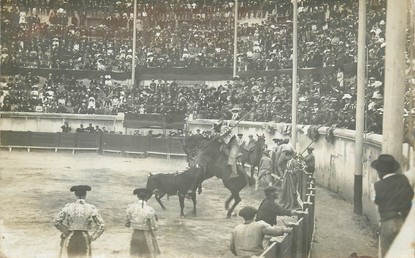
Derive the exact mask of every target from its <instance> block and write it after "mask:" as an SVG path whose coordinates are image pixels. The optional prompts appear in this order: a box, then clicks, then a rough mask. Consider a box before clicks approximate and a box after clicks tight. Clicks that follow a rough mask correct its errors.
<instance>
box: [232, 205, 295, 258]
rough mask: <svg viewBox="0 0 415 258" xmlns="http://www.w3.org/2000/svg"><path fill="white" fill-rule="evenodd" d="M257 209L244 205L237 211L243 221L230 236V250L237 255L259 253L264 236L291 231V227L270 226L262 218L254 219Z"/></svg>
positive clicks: (261, 249)
mask: <svg viewBox="0 0 415 258" xmlns="http://www.w3.org/2000/svg"><path fill="white" fill-rule="evenodd" d="M256 213H257V209H255V208H254V207H251V206H245V207H243V208H242V209H241V210H240V211H239V214H238V215H239V216H241V217H242V218H244V222H243V223H241V224H239V225H237V226H236V227H235V228H234V229H233V231H232V236H231V244H230V250H231V252H232V253H233V254H234V255H235V256H237V257H251V256H255V255H260V254H261V253H262V252H263V251H264V246H263V240H264V237H265V236H267V235H268V236H279V235H282V234H284V233H289V232H291V230H292V229H291V228H285V227H284V228H283V227H276V226H271V225H270V224H268V223H266V222H265V221H263V220H260V221H255V220H254V218H255V214H256Z"/></svg>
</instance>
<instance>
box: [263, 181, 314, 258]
mask: <svg viewBox="0 0 415 258" xmlns="http://www.w3.org/2000/svg"><path fill="white" fill-rule="evenodd" d="M304 175H305V176H304V177H303V179H306V180H302V182H301V183H300V184H301V186H300V190H301V189H304V192H302V193H301V192H300V194H301V196H302V197H303V198H302V200H304V203H303V211H304V214H302V215H299V216H298V220H297V222H296V223H293V224H292V228H293V230H292V231H291V232H290V233H288V234H285V235H284V236H283V238H282V239H281V240H277V238H272V239H271V242H270V245H269V246H268V248H267V249H265V251H264V252H263V253H262V254H261V255H260V257H263V258H307V257H311V250H312V243H313V239H314V220H315V213H314V210H315V202H314V200H315V178H314V177H313V176H312V175H311V174H308V173H306V174H304Z"/></svg>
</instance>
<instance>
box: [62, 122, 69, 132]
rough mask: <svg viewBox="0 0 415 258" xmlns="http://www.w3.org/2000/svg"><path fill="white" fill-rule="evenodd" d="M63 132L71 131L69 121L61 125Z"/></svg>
mask: <svg viewBox="0 0 415 258" xmlns="http://www.w3.org/2000/svg"><path fill="white" fill-rule="evenodd" d="M61 129H62V133H69V132H70V131H71V127H70V126H69V124H68V122H66V121H65V122H64V123H63V125H62V126H61Z"/></svg>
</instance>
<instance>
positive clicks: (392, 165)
mask: <svg viewBox="0 0 415 258" xmlns="http://www.w3.org/2000/svg"><path fill="white" fill-rule="evenodd" d="M370 166H371V167H372V168H374V169H376V170H378V171H380V172H385V173H393V172H395V171H397V170H398V169H399V168H400V167H401V166H400V165H399V163H398V162H397V161H396V160H395V158H394V157H393V156H392V155H389V154H381V155H379V157H378V159H376V160H374V161H373V162H372V163H371V164H370Z"/></svg>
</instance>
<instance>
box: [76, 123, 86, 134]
mask: <svg viewBox="0 0 415 258" xmlns="http://www.w3.org/2000/svg"><path fill="white" fill-rule="evenodd" d="M76 132H77V133H83V132H85V128H84V125H83V124H80V125H79V128H76Z"/></svg>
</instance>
